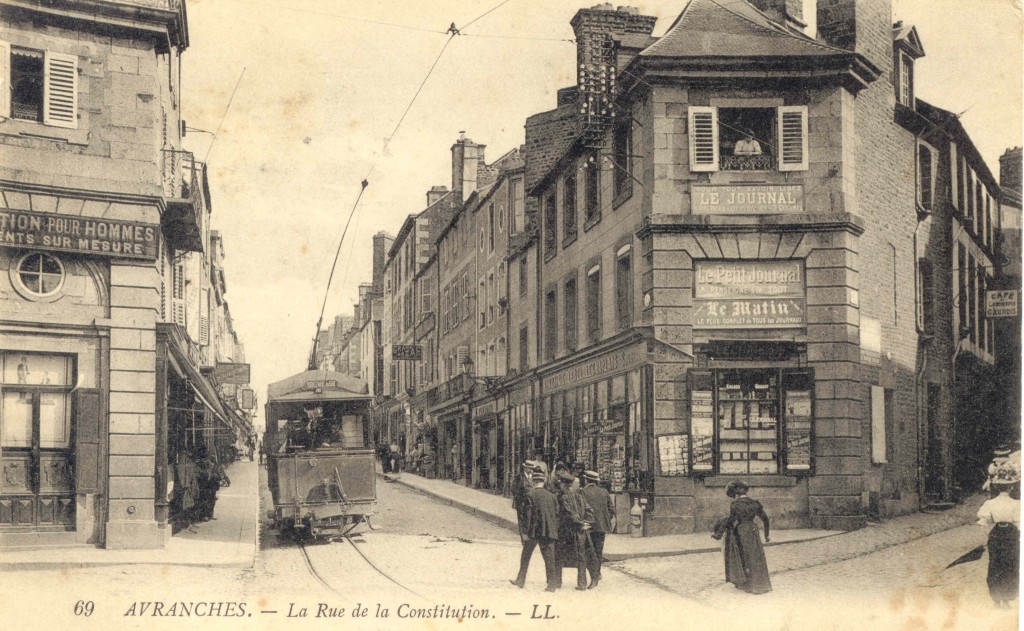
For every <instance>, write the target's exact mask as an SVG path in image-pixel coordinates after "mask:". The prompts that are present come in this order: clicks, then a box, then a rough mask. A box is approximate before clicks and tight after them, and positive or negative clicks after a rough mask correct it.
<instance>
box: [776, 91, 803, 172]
mask: <svg viewBox="0 0 1024 631" xmlns="http://www.w3.org/2000/svg"><path fill="white" fill-rule="evenodd" d="M778 116H779V120H778V129H779V171H806V170H807V106H806V105H790V106H784V107H780V108H779V112H778Z"/></svg>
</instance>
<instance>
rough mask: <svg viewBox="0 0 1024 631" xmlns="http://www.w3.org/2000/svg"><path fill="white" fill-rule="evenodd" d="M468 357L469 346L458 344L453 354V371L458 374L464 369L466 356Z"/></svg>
mask: <svg viewBox="0 0 1024 631" xmlns="http://www.w3.org/2000/svg"><path fill="white" fill-rule="evenodd" d="M467 357H469V347H468V346H460V347H459V348H458V350H457V351H456V355H455V373H456V374H459V373H461V372H463V371H464V370H465V369H466V358H467Z"/></svg>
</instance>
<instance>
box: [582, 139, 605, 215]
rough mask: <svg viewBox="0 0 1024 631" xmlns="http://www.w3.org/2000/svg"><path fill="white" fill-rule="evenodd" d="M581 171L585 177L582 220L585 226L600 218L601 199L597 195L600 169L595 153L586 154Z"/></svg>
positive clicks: (599, 185)
mask: <svg viewBox="0 0 1024 631" xmlns="http://www.w3.org/2000/svg"><path fill="white" fill-rule="evenodd" d="M583 172H584V176H585V178H586V184H585V189H584V191H583V194H584V217H583V221H584V223H585V225H586V226H590V225H592V224H593V222H595V221H597V220H598V219H600V218H601V205H600V204H601V200H600V197H599V195H598V192H599V191H600V187H601V169H600V167H599V166H598V162H597V155H596V154H590V155H589V156H587V159H586V162H585V163H584V166H583Z"/></svg>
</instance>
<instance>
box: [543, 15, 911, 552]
mask: <svg viewBox="0 0 1024 631" xmlns="http://www.w3.org/2000/svg"><path fill="white" fill-rule="evenodd" d="M800 6H801V3H799V2H792V1H788V2H787V1H785V0H761V1H758V2H750V3H746V2H732V3H727V4H725V3H718V2H713V1H712V0H692V1H691V2H690V3H689V4H688V5H687V6H686V8H685V9H684V10H683V12H682V14H681V15H680V16H679V17H678V18H677V19H676V21H675V23H674V24H673V25H672V26H671V28H670V29H669V30H668V31H667V32H666V33H665V35H664V36H663V37H661V38H658V39H655V38H653V37H651V35H650V34H651V31H652V30H653V27H654V18H650V17H646V16H642V15H639V14H638V13H637V12H636V11H635V10H632V9H630V8H628V7H620V8H619V9H618V10H613V9H611V8H610V5H604V7H601V6H598V7H594V8H592V9H584V10H581V11H579V12H578V13H577V15H576V17H575V18H574V19H573V21H572V25H573V28H574V30H575V32H576V40H577V42H578V51H577V68H578V70H579V81H578V85H577V87H576V95H575V98H576V105H577V108H576V109H577V113H578V117H579V118H578V133H577V134H576V135H575V136H574V138H573V139H572V141H571V142H570V143H569V144H568V147H567V148H565V150H564V151H562V152H561V153H560V157H559V158H558V159H557V160H555V161H553V163H552V165H551V167H550V168H548V169H547V171H546V172H545V173H544V175H543V176H542V177H541V178H540V180H539V182H537V184H536V185H534V186H533V187H532V188H531V190H530V191H529V192H530V194H531V195H532V196H533V197H535V198H536V199H537V200H538V202H539V206H540V216H539V235H538V248H539V251H538V256H539V266H538V267H539V269H538V279H539V280H538V287H539V291H540V295H539V302H540V304H539V305H538V312H539V314H540V325H541V327H540V328H541V330H540V340H539V344H538V348H539V350H540V358H539V361H540V364H541V365H540V367H539V368H538V369H537V377H538V381H539V409H538V414H539V418H540V419H541V422H542V423H544V424H545V429H544V432H545V437H544V444H545V445H546V446H547V447H548V449H549V450H550V451H551V454H550V455H551V457H553V458H555V459H563V460H566V461H569V462H574V463H576V464H577V465H584V466H586V467H588V468H597V469H598V470H600V471H601V472H602V477H604V478H605V479H607V480H610V482H611V485H612V490H613V492H614V493H615V496H616V502H617V512H618V513H619V517H620V520H619V523H627V522H628V520H625V519H624V517H625V516H626V514H627V511H628V509H629V506H630V505H631V504H633V503H634V502H636V503H639V504H640V505H641V506H643V507H644V515H645V534H648V535H656V534H667V533H676V532H693V531H702V530H707V529H709V528H710V526H711V524H712V522H713V521H714V519H715V518H717V517H720V516H721V515H723V514H725V513H726V512H727V510H728V509H727V506H728V498H726V496H725V493H724V491H725V486H726V485H727V484H728V483H729V481H731V480H733V479H735V478H742V479H743V480H745V481H746V482H747V483H748V484H750V486H751V487H752V489H753V491H752V492H753V493H754V494H755V495H756V496H757V498H758V499H759V500H761V501H762V502H763V503H764V504H765V506H766V509H767V511H768V512H769V514H770V515H771V516H772V520H773V523H774V524H777V525H778V526H779V527H782V528H794V527H807V526H811V527H815V528H826V529H853V528H858V527H861V526H863V525H864V524H865V523H866V521H867V519H868V517H869V516H871V515H889V514H896V513H902V512H909V511H912V510H916V509H917V507H918V501H919V480H918V472H917V469H918V436H917V433H918V422H917V420H916V418H917V416H916V415H917V414H918V407H917V397H916V391H917V389H916V384H915V365H916V360H917V330H916V328H915V317H914V314H915V313H916V302H915V301H916V297H915V291H914V287H915V266H916V255H915V242H914V235H915V229H916V227H917V214H916V212H915V182H914V180H915V178H914V173H915V140H914V136H913V134H912V133H911V132H910V131H908V130H907V129H905V128H903V127H901V126H900V125H898V124H897V123H896V122H895V120H894V108H895V101H896V99H895V92H894V86H893V83H892V79H891V75H892V69H893V56H894V45H893V27H892V20H891V6H890V2H888V1H886V0H858V1H856V2H855V1H853V0H829V1H824V0H822V1H820V2H818V9H817V11H818V16H817V17H818V20H817V23H818V30H819V34H820V38H819V39H813V38H811V37H808V36H807V35H805V34H804V32H803V30H804V24H803V22H802V15H801V12H800ZM562 97H563V95H561V94H560V105H562V102H561V101H562ZM565 98H568V96H566V97H565ZM527 138H528V145H529V138H530V127H529V123H528V125H527ZM529 159H530V158H529V156H528V157H527V160H528V166H527V170H528V171H529V168H530V167H529Z"/></svg>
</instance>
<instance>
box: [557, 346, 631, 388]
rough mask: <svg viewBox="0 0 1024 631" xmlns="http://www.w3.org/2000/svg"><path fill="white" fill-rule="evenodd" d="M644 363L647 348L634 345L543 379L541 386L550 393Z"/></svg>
mask: <svg viewBox="0 0 1024 631" xmlns="http://www.w3.org/2000/svg"><path fill="white" fill-rule="evenodd" d="M645 361H647V347H646V346H645V345H643V344H636V345H633V346H630V347H629V348H624V349H622V350H619V351H615V352H614V353H608V354H606V355H601V356H600V357H595V358H593V359H591V360H588V361H585V362H583V363H580V364H576V365H575V366H570V367H568V368H566V369H565V370H562V371H559V372H556V373H555V374H553V375H550V376H548V377H544V379H543V380H542V382H541V385H542V386H543V388H544V391H545V392H551V391H553V390H558V389H559V388H564V387H566V386H578V385H583V384H585V383H589V382H591V381H596V380H598V379H601V378H603V377H611V376H612V375H615V374H617V373H620V372H624V371H626V370H629V369H631V368H635V367H637V366H639V365H641V364H643V363H644V362H645Z"/></svg>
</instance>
